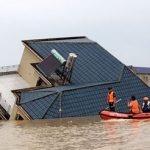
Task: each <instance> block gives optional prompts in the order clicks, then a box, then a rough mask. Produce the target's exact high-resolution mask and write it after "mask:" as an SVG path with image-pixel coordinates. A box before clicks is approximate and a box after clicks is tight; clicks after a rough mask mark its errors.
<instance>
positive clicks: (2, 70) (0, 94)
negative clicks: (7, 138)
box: [0, 65, 29, 119]
mask: <svg viewBox="0 0 150 150" xmlns="http://www.w3.org/2000/svg"><path fill="white" fill-rule="evenodd" d="M17 70H18V65H12V66H4V67H0V119H9V117H10V115H11V113H12V110H13V105H14V103H15V101H16V97H15V96H14V94H13V93H12V92H11V90H15V89H20V88H27V87H29V85H28V83H27V82H26V81H25V80H24V79H23V78H22V77H21V76H20V75H19V74H18V71H17Z"/></svg>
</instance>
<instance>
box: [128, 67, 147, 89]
mask: <svg viewBox="0 0 150 150" xmlns="http://www.w3.org/2000/svg"><path fill="white" fill-rule="evenodd" d="M129 68H130V69H131V70H132V71H133V72H134V73H135V74H136V75H137V76H138V77H139V78H140V79H141V80H143V81H144V82H145V83H146V84H147V85H148V86H149V87H150V68H149V67H135V66H129Z"/></svg>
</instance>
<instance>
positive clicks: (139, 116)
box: [99, 110, 150, 119]
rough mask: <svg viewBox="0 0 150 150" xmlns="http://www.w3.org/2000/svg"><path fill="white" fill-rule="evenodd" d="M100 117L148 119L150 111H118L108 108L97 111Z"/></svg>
mask: <svg viewBox="0 0 150 150" xmlns="http://www.w3.org/2000/svg"><path fill="white" fill-rule="evenodd" d="M99 114H100V117H101V119H148V118H149V119H150V113H138V114H132V113H119V112H112V111H108V110H103V111H101V112H99Z"/></svg>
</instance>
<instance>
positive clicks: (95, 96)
mask: <svg viewBox="0 0 150 150" xmlns="http://www.w3.org/2000/svg"><path fill="white" fill-rule="evenodd" d="M109 86H112V87H113V89H114V90H115V91H116V93H117V99H118V100H119V99H121V100H120V101H119V102H118V103H117V105H116V106H117V107H116V109H117V111H119V112H128V108H127V102H128V100H129V99H130V96H131V95H135V96H136V97H137V99H138V100H139V101H140V103H142V97H143V96H145V95H147V96H149V97H150V89H149V88H148V87H147V85H145V84H144V83H143V82H142V80H140V79H139V78H138V77H137V76H135V75H134V74H133V73H132V72H131V71H130V70H129V69H128V68H127V67H124V69H123V71H122V76H121V80H120V82H112V83H97V84H89V85H87V86H81V85H80V86H60V87H52V88H44V89H37V90H33V91H25V92H22V94H21V98H20V101H19V104H20V105H21V106H22V108H24V109H25V110H26V112H27V113H28V114H29V115H30V116H31V118H32V119H48V118H59V117H75V116H78V117H79V116H89V115H98V112H99V111H101V110H102V109H104V108H106V107H107V102H106V95H107V88H108V87H109Z"/></svg>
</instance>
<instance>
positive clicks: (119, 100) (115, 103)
mask: <svg viewBox="0 0 150 150" xmlns="http://www.w3.org/2000/svg"><path fill="white" fill-rule="evenodd" d="M121 100H122V99H121V98H119V99H118V100H117V101H116V103H115V104H117V103H118V102H120V101H121ZM108 108H109V106H107V107H106V108H105V109H104V110H108Z"/></svg>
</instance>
